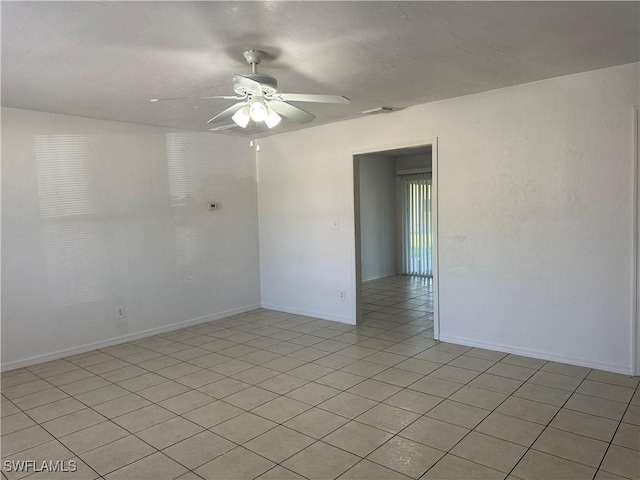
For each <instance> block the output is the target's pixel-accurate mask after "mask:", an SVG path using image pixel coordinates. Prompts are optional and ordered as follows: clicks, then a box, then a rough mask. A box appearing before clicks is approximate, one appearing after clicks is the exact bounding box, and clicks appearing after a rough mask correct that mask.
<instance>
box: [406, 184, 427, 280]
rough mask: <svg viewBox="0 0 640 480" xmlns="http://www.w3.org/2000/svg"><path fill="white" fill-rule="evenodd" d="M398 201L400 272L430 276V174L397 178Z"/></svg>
mask: <svg viewBox="0 0 640 480" xmlns="http://www.w3.org/2000/svg"><path fill="white" fill-rule="evenodd" d="M398 182H399V187H400V188H399V191H400V202H401V218H402V227H401V237H402V239H401V241H402V261H401V267H402V273H403V274H405V275H420V276H425V277H430V276H432V275H433V262H432V245H433V236H432V223H431V173H413V174H410V175H399V176H398Z"/></svg>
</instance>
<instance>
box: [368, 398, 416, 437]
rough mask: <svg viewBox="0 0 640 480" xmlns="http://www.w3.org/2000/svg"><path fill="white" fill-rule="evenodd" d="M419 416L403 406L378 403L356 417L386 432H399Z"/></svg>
mask: <svg viewBox="0 0 640 480" xmlns="http://www.w3.org/2000/svg"><path fill="white" fill-rule="evenodd" d="M419 417H420V415H418V414H416V413H413V412H409V411H407V410H403V409H401V408H397V407H392V406H390V405H384V404H378V405H376V406H375V407H373V408H372V409H371V410H368V411H366V412H365V413H363V414H362V415H360V416H359V417H356V420H357V421H358V422H360V423H364V424H366V425H370V426H372V427H375V428H379V429H380V430H384V431H386V432H390V433H398V432H399V431H400V430H402V429H403V428H405V427H406V426H408V425H410V424H411V423H413V422H414V421H415V420H417V419H418V418H419Z"/></svg>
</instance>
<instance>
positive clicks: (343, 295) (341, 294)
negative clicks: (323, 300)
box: [338, 290, 347, 302]
mask: <svg viewBox="0 0 640 480" xmlns="http://www.w3.org/2000/svg"><path fill="white" fill-rule="evenodd" d="M338 297H339V298H340V301H341V302H344V301H345V299H346V298H347V292H345V291H344V290H338Z"/></svg>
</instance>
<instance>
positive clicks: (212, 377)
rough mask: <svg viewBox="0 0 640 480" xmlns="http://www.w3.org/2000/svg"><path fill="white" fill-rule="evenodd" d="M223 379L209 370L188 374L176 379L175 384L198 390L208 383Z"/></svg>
mask: <svg viewBox="0 0 640 480" xmlns="http://www.w3.org/2000/svg"><path fill="white" fill-rule="evenodd" d="M223 378H224V377H223V376H222V375H220V374H219V373H216V372H212V371H210V370H200V371H198V372H194V373H190V374H188V375H184V376H182V377H179V378H177V379H176V382H178V383H181V384H182V385H185V386H187V387H189V388H200V387H204V386H205V385H209V384H210V383H213V382H216V381H218V380H221V379H223Z"/></svg>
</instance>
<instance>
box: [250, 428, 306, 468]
mask: <svg viewBox="0 0 640 480" xmlns="http://www.w3.org/2000/svg"><path fill="white" fill-rule="evenodd" d="M314 442H315V440H314V439H313V438H311V437H308V436H306V435H303V434H302V433H299V432H297V431H295V430H291V429H290V428H287V427H283V426H282V425H278V426H277V427H275V428H273V429H271V430H269V431H268V432H265V433H263V434H262V435H259V436H257V437H255V438H254V439H252V440H250V441H248V442H246V443H245V444H244V445H243V446H244V447H245V448H247V449H249V450H251V451H252V452H255V453H257V454H259V455H261V456H263V457H265V458H268V459H269V460H271V461H273V462H275V463H280V462H283V461H284V460H286V459H287V458H289V457H291V456H292V455H295V454H296V453H298V452H299V451H300V450H302V449H304V448H306V447H308V446H309V445H311V444H312V443H314Z"/></svg>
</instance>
